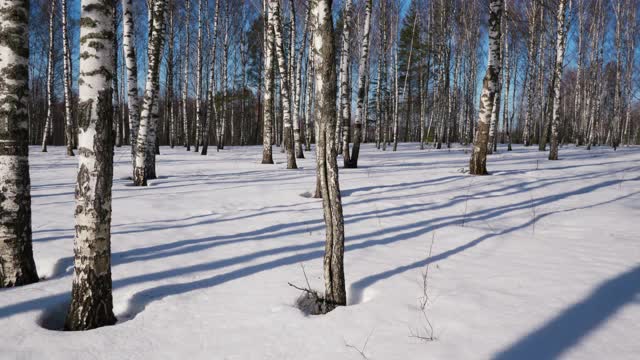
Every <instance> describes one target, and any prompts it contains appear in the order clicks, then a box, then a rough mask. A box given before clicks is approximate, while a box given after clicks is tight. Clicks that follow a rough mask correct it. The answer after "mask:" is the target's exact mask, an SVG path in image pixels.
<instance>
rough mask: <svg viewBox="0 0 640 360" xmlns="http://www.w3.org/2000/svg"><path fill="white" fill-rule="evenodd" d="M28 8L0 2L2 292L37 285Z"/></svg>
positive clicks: (17, 1) (20, 2) (14, 0)
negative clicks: (30, 138)
mask: <svg viewBox="0 0 640 360" xmlns="http://www.w3.org/2000/svg"><path fill="white" fill-rule="evenodd" d="M28 28H29V4H28V1H26V0H0V186H1V187H2V192H1V193H0V214H1V215H2V216H0V288H5V287H13V286H20V285H26V284H31V283H34V282H37V281H38V273H37V271H36V266H35V262H34V261H33V250H32V245H31V194H30V191H31V183H30V177H29V127H28V121H29V117H28V110H27V108H28V100H29V70H28V63H29V34H28Z"/></svg>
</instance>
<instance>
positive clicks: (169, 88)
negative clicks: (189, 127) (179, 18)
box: [166, 0, 176, 149]
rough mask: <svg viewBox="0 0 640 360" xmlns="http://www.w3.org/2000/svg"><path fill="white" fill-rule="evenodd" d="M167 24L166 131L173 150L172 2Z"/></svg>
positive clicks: (173, 5) (174, 140) (173, 23)
mask: <svg viewBox="0 0 640 360" xmlns="http://www.w3.org/2000/svg"><path fill="white" fill-rule="evenodd" d="M169 1H170V2H169V11H168V12H169V14H168V15H169V24H168V28H169V37H168V39H167V40H168V41H167V43H168V54H167V80H166V81H167V116H168V118H169V119H168V120H169V121H168V122H169V124H168V126H167V129H168V130H169V146H170V147H171V148H172V149H173V147H174V146H175V142H176V119H175V111H174V108H173V103H174V102H173V100H174V99H173V98H174V89H173V84H174V55H173V48H174V41H175V36H174V28H175V22H174V18H175V16H174V13H175V2H174V1H173V0H169Z"/></svg>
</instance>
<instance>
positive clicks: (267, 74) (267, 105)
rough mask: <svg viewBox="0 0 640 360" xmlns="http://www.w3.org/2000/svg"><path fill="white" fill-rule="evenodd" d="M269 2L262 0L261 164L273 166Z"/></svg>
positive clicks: (273, 114)
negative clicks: (262, 84) (262, 89)
mask: <svg viewBox="0 0 640 360" xmlns="http://www.w3.org/2000/svg"><path fill="white" fill-rule="evenodd" d="M268 1H269V0H263V12H264V45H263V49H264V57H263V59H264V67H263V69H264V91H263V92H262V95H263V97H264V99H263V103H264V105H263V108H262V111H263V127H264V129H263V131H262V163H263V164H273V145H272V143H273V140H272V139H273V137H272V136H273V125H274V123H275V112H274V111H275V109H274V94H275V77H274V73H273V41H272V39H273V35H272V32H273V29H272V28H271V26H270V20H269V19H270V17H271V12H270V7H269V6H268Z"/></svg>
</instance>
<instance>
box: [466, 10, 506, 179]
mask: <svg viewBox="0 0 640 360" xmlns="http://www.w3.org/2000/svg"><path fill="white" fill-rule="evenodd" d="M501 18H502V0H491V1H490V3H489V60H488V64H487V73H486V75H485V77H484V80H483V86H482V96H481V98H480V111H479V118H478V129H477V130H476V138H475V140H474V143H473V153H472V154H471V160H470V161H469V173H470V174H472V175H487V145H488V142H489V123H490V121H491V114H492V110H493V106H494V99H495V96H496V92H497V90H498V80H499V75H500V74H499V71H500V68H499V66H500V22H501Z"/></svg>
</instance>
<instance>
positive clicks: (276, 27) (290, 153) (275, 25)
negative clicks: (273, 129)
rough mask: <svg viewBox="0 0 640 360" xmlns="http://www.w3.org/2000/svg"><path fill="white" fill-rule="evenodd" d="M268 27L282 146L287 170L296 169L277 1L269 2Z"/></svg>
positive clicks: (289, 89) (288, 88)
mask: <svg viewBox="0 0 640 360" xmlns="http://www.w3.org/2000/svg"><path fill="white" fill-rule="evenodd" d="M269 26H271V27H272V31H273V35H274V39H275V47H276V51H275V52H276V58H277V63H278V72H279V74H280V85H281V86H280V87H281V89H282V94H281V99H282V112H283V114H282V122H283V128H284V135H285V136H284V139H283V140H284V146H285V148H286V152H287V169H296V168H297V167H298V166H297V164H296V156H295V151H294V142H293V129H292V119H291V86H290V84H289V76H288V74H287V61H286V58H285V53H284V46H283V40H282V20H281V18H280V4H279V2H278V0H269Z"/></svg>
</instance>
